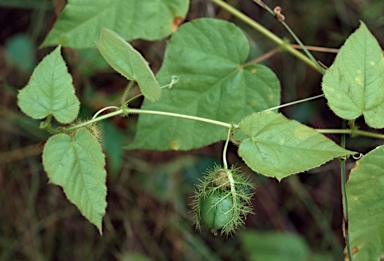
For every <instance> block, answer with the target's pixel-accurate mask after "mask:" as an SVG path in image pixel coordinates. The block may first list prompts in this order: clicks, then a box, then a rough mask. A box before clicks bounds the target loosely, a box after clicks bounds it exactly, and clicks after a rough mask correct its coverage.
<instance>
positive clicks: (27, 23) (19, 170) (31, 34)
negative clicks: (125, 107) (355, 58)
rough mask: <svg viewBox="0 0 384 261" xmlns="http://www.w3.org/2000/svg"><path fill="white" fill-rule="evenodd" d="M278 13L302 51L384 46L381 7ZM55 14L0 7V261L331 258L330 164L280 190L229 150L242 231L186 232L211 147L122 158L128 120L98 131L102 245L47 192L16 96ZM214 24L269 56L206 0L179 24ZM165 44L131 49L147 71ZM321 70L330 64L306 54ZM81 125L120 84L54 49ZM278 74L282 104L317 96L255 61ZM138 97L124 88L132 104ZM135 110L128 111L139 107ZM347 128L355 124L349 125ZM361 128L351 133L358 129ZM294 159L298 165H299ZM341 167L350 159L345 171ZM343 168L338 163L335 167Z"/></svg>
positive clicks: (322, 115)
mask: <svg viewBox="0 0 384 261" xmlns="http://www.w3.org/2000/svg"><path fill="white" fill-rule="evenodd" d="M228 2H229V3H230V4H231V5H233V6H235V7H236V8H238V9H239V10H241V11H242V12H244V13H246V14H247V15H248V16H250V17H252V18H253V19H255V20H256V21H258V22H260V23H261V24H262V25H264V26H265V27H267V28H268V29H270V30H271V31H273V32H274V33H276V34H277V35H279V36H280V37H283V38H287V39H291V37H290V36H289V34H288V33H287V32H286V31H285V30H284V29H283V27H282V26H281V25H280V24H279V23H278V22H277V21H276V20H275V19H274V18H273V17H271V16H270V14H268V13H267V12H266V11H264V10H262V9H261V8H260V7H259V6H257V5H256V4H255V3H253V1H251V0H228ZM266 3H267V4H268V5H269V6H271V7H274V6H276V5H280V6H282V8H283V13H284V15H285V17H286V22H287V23H288V24H289V25H290V26H291V28H292V29H293V30H294V31H295V33H296V34H297V35H298V37H299V38H300V39H301V40H302V41H303V42H304V43H305V44H307V45H314V46H321V47H331V48H339V47H340V46H341V45H342V43H343V42H344V41H345V39H346V38H347V37H348V35H349V34H350V33H351V32H353V31H354V30H355V29H356V28H357V27H358V25H359V20H362V21H364V22H365V23H366V24H367V26H368V28H369V29H370V30H371V31H372V33H373V34H374V35H375V36H376V37H377V39H378V41H379V42H380V43H381V44H383V43H384V34H382V32H383V29H384V16H383V15H382V13H383V10H384V1H381V0H348V1H347V0H315V1H300V0H290V1H275V0H266ZM64 5H65V1H64V0H52V1H51V0H0V121H1V122H0V206H1V208H0V260H252V261H253V260H341V259H342V258H343V256H344V254H343V248H344V242H343V237H342V231H341V222H342V210H341V198H340V197H341V196H340V181H339V171H338V164H337V161H333V162H331V163H329V164H326V165H324V166H322V167H319V168H317V169H314V170H312V171H309V172H307V173H303V174H299V175H295V176H291V177H289V178H286V179H284V180H283V181H282V182H281V183H279V182H277V181H276V180H273V179H268V178H265V177H263V176H260V175H256V174H255V173H251V171H250V170H249V169H248V168H246V167H245V166H244V164H243V162H241V161H240V160H239V158H238V157H237V156H236V147H235V146H230V151H229V155H228V156H229V163H231V164H236V165H237V166H238V167H240V168H241V170H242V171H244V172H245V173H246V174H247V175H250V176H251V178H252V181H253V183H254V184H255V186H256V194H255V196H254V199H253V201H252V204H253V207H254V212H255V214H253V215H249V216H248V219H247V221H246V229H240V230H239V231H238V234H237V235H235V236H233V237H231V238H228V239H226V238H223V237H220V236H217V237H215V236H214V235H212V234H211V233H210V232H209V231H208V230H207V229H206V230H203V231H202V233H198V232H196V231H195V230H194V227H193V225H192V223H193V220H192V215H191V214H190V210H191V209H190V205H189V204H190V203H191V196H192V195H193V189H194V186H195V184H196V183H197V182H198V179H199V178H200V177H201V176H202V175H203V174H204V172H205V170H206V169H207V168H209V167H212V166H213V165H214V164H215V163H219V162H220V155H221V150H222V146H223V144H221V143H218V144H213V145H211V146H208V147H205V148H202V149H199V150H194V151H189V152H157V151H141V150H135V151H126V150H122V147H123V146H124V145H127V144H129V142H131V141H132V139H133V135H134V133H135V124H136V118H135V117H133V116H132V117H129V118H124V119H121V118H116V119H112V120H109V121H106V122H103V123H102V131H103V148H104V151H105V153H106V154H107V168H108V180H107V183H108V184H107V185H108V189H109V190H108V197H107V200H108V208H107V215H106V216H105V218H104V233H103V235H102V237H100V235H99V234H98V232H97V230H96V229H95V227H94V226H93V225H91V224H90V223H89V222H88V221H87V220H86V219H85V218H83V217H82V216H81V214H80V213H79V211H78V210H77V209H76V207H74V206H73V205H72V204H71V203H70V202H69V201H68V200H66V198H65V196H64V195H63V192H62V190H61V189H60V188H59V187H56V186H53V185H50V184H49V183H48V179H47V176H46V174H45V173H44V171H43V169H42V165H41V151H42V149H43V145H44V141H45V140H46V139H47V137H48V134H47V133H45V132H44V131H42V130H40V129H39V128H38V125H39V123H38V122H36V121H34V120H31V119H29V118H27V117H25V116H24V115H23V114H22V113H21V112H20V110H19V109H18V107H17V104H16V95H17V92H18V90H19V89H21V88H22V87H24V86H25V85H26V84H27V82H28V79H29V77H30V75H31V73H32V71H33V68H34V67H35V66H36V64H37V62H38V61H40V60H41V59H42V58H43V57H44V55H46V54H47V53H48V52H50V51H51V49H49V48H44V49H38V46H39V44H41V42H42V40H43V39H44V37H45V36H46V35H47V33H48V31H49V30H50V28H51V27H52V25H53V23H54V22H55V20H56V19H57V17H58V14H59V13H60V11H61V10H62V8H63V7H64ZM199 17H215V18H219V19H224V20H228V21H232V22H234V23H236V24H237V25H238V26H240V27H241V28H242V29H243V30H244V31H245V32H246V34H247V36H248V38H249V41H250V42H251V45H252V47H253V49H252V51H251V53H250V56H249V60H253V59H255V58H258V57H260V56H262V55H263V54H266V53H268V52H270V51H272V50H274V49H275V48H276V46H274V44H273V43H271V42H269V41H268V40H267V39H265V38H264V37H263V36H261V35H260V34H259V33H258V32H256V31H254V30H252V29H251V28H249V27H248V26H246V25H244V24H243V23H241V22H240V21H238V20H237V19H236V18H233V17H231V15H229V14H228V13H227V12H225V11H223V10H221V9H219V8H217V6H215V5H214V4H212V3H211V2H210V1H208V0H191V3H190V10H189V13H188V16H187V19H186V21H189V20H192V19H196V18H199ZM166 40H167V39H164V40H163V41H157V42H149V41H142V40H136V41H134V42H133V43H132V44H133V45H134V46H135V48H137V49H138V50H139V51H140V52H141V53H142V54H143V55H144V56H145V58H146V59H147V60H148V61H150V65H151V67H152V69H153V70H154V71H155V72H156V71H158V70H159V68H160V66H161V63H162V57H163V54H164V50H165V47H166ZM314 55H315V57H316V59H318V60H320V61H321V62H322V63H323V64H324V65H325V66H329V65H331V63H332V61H333V59H334V57H335V54H334V53H321V52H314ZM64 56H65V59H66V61H67V62H68V66H69V70H70V73H71V74H72V76H73V79H74V85H75V87H76V89H77V91H76V92H77V94H78V95H79V97H80V100H81V102H82V110H81V117H84V118H87V117H90V116H92V114H93V113H94V112H96V111H97V110H98V109H100V108H102V107H105V106H107V105H112V104H116V103H118V101H119V95H121V93H122V91H123V89H124V87H125V86H126V84H127V82H126V80H125V79H124V78H123V77H121V76H119V75H118V74H117V73H114V72H112V70H111V69H110V68H109V67H108V65H107V64H106V63H105V62H104V60H103V59H102V58H101V56H100V55H99V54H98V53H97V50H96V49H95V50H91V49H90V50H74V49H67V48H65V49H64ZM262 63H263V64H265V65H267V66H269V67H270V68H271V69H272V70H273V71H274V72H275V73H276V74H277V76H278V78H279V79H280V81H281V86H282V96H283V97H282V102H283V103H284V102H289V101H293V100H296V99H301V98H305V97H310V96H313V95H317V94H320V93H321V86H320V83H321V76H320V75H319V74H318V73H317V72H315V71H314V70H313V69H311V68H309V67H308V66H306V65H305V64H303V63H301V62H300V61H298V60H297V59H296V58H295V57H292V56H290V55H289V54H286V53H281V52H277V53H276V54H275V55H273V56H272V57H270V58H268V59H266V60H264V61H262ZM137 92H138V90H134V91H133V94H132V95H135V94H136V93H137ZM141 102H142V101H141V100H137V101H136V102H135V103H134V104H133V105H134V106H137V107H139V106H140V104H141ZM282 112H283V113H284V114H285V115H287V116H288V117H290V118H294V119H297V120H299V121H300V122H302V123H305V124H308V125H310V126H312V127H315V128H339V127H340V125H341V122H340V120H339V119H337V118H336V117H335V116H334V115H333V114H332V113H331V112H330V110H329V109H328V108H327V106H326V103H325V101H324V99H318V100H316V101H312V102H307V103H304V104H300V105H295V106H292V107H289V108H286V109H283V110H282ZM358 123H359V122H358ZM359 124H360V125H361V126H362V127H363V128H364V125H363V123H359ZM330 138H332V139H333V140H335V141H336V142H338V137H337V136H330ZM376 143H377V141H372V140H369V139H362V138H359V139H357V140H354V142H353V144H351V143H349V145H350V146H349V148H351V149H357V150H358V151H361V152H365V151H366V150H368V149H369V148H372V147H374V146H375V145H377V144H378V143H377V144H376ZM303 160H305V159H303ZM352 165H353V162H352V161H351V162H350V163H349V167H351V166H352ZM347 166H348V165H347Z"/></svg>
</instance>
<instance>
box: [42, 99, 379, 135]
mask: <svg viewBox="0 0 384 261" xmlns="http://www.w3.org/2000/svg"><path fill="white" fill-rule="evenodd" d="M283 105H285V104H283ZM108 108H115V107H114V106H110V107H108ZM272 109H277V107H274V108H272ZM102 110H103V109H102ZM127 114H150V115H159V116H166V117H173V118H180V119H186V120H194V121H199V122H205V123H208V124H213V125H217V126H221V127H224V128H227V129H229V132H228V133H229V134H228V135H229V137H230V134H231V131H232V130H233V129H238V128H239V125H238V124H231V123H227V122H222V121H217V120H212V119H207V118H202V117H197V116H191V115H186V114H180V113H173V112H164V111H152V110H142V109H131V108H128V109H118V110H116V111H113V112H110V113H107V114H104V115H102V116H99V117H96V118H92V119H91V120H89V121H85V122H82V123H80V124H77V125H74V126H71V127H67V128H58V129H52V127H50V126H44V127H42V128H45V129H47V130H48V131H50V132H52V133H63V132H68V131H73V130H76V129H79V128H82V127H85V126H87V125H89V124H92V123H96V122H98V121H101V120H105V119H108V118H111V117H115V116H118V115H127ZM316 131H318V132H319V133H322V134H350V135H352V136H366V137H371V138H377V139H384V134H380V133H374V132H369V131H362V130H358V129H316ZM227 141H228V139H227Z"/></svg>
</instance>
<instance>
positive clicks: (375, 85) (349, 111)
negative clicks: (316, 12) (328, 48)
mask: <svg viewBox="0 0 384 261" xmlns="http://www.w3.org/2000/svg"><path fill="white" fill-rule="evenodd" d="M322 86H323V92H324V94H325V97H326V98H327V100H328V105H329V107H330V108H331V109H332V111H334V113H335V114H336V115H337V116H339V117H341V118H343V119H346V120H354V119H356V118H358V117H360V116H361V115H363V116H364V119H365V121H366V123H367V124H368V125H369V126H371V127H373V128H384V118H383V117H382V115H383V114H384V88H383V86H384V58H383V53H382V50H381V47H380V45H379V44H378V42H377V40H376V39H375V37H374V36H373V35H372V34H371V33H370V32H369V30H368V29H367V27H366V26H365V24H364V23H361V25H360V28H359V29H357V30H356V31H355V32H354V33H353V34H352V35H351V36H350V37H349V38H348V39H347V41H346V42H345V44H344V45H343V46H342V47H341V49H340V51H339V53H338V54H337V56H336V59H335V62H334V63H333V64H332V66H331V67H329V69H328V70H327V71H326V73H325V75H324V77H323V83H322Z"/></svg>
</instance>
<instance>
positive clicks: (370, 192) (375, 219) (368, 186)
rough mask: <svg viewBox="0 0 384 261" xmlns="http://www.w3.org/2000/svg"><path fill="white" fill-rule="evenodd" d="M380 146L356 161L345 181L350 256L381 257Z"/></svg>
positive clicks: (383, 196) (383, 171) (383, 177)
mask: <svg viewBox="0 0 384 261" xmlns="http://www.w3.org/2000/svg"><path fill="white" fill-rule="evenodd" d="M383 158H384V146H380V147H377V148H376V149H374V150H372V151H371V152H369V153H368V154H366V155H365V156H364V157H363V158H361V159H360V160H359V161H357V162H356V165H355V166H354V167H353V169H352V171H351V174H350V177H349V180H348V182H347V185H346V191H347V199H348V227H349V230H348V231H349V234H350V240H351V247H352V248H353V252H354V254H353V260H355V261H363V260H372V261H379V260H382V258H384V246H383V242H384V224H383V220H384V204H383V202H384V190H383V187H384V161H383Z"/></svg>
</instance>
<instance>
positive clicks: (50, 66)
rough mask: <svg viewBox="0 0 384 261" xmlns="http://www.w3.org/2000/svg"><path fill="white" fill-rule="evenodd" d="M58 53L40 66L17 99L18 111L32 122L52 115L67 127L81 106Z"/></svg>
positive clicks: (70, 78)
mask: <svg viewBox="0 0 384 261" xmlns="http://www.w3.org/2000/svg"><path fill="white" fill-rule="evenodd" d="M60 49H61V47H60V46H58V47H57V48H56V49H55V50H54V51H53V52H51V53H50V54H49V55H47V56H46V57H45V58H44V59H43V60H42V61H41V62H40V64H39V65H38V66H37V67H36V68H35V70H34V71H33V73H32V76H31V79H30V80H29V82H28V84H27V86H25V87H24V88H23V89H22V90H21V91H20V92H19V94H18V96H17V100H18V105H19V107H20V109H21V110H22V111H23V112H24V113H25V114H27V115H28V116H29V117H31V118H33V119H39V120H40V119H44V118H46V117H47V116H49V115H52V116H53V117H55V119H56V120H57V121H58V122H60V123H70V122H71V121H73V120H74V119H75V118H76V117H77V115H78V113H79V108H80V102H79V100H78V99H77V97H76V95H75V88H74V87H73V84H72V77H71V75H70V74H69V73H68V69H67V66H66V65H65V62H64V60H63V57H62V56H61V52H60Z"/></svg>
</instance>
